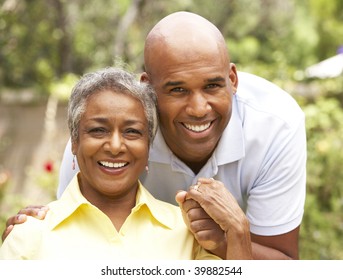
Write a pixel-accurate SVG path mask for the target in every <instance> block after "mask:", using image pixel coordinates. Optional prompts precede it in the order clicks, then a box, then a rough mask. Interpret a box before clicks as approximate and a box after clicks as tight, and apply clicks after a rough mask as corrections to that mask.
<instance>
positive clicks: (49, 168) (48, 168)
mask: <svg viewBox="0 0 343 280" xmlns="http://www.w3.org/2000/svg"><path fill="white" fill-rule="evenodd" d="M44 170H45V171H46V172H48V173H51V172H52V171H53V170H54V164H53V162H51V161H47V162H46V163H44Z"/></svg>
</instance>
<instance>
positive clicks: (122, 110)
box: [72, 90, 149, 202]
mask: <svg viewBox="0 0 343 280" xmlns="http://www.w3.org/2000/svg"><path fill="white" fill-rule="evenodd" d="M72 150H73V153H74V154H75V155H76V157H77V161H78V164H79V167H80V171H81V174H80V178H81V182H80V188H81V192H82V193H83V195H84V196H85V197H86V198H87V199H88V200H89V201H91V202H92V201H94V199H95V200H98V198H100V197H105V198H106V199H108V198H110V199H113V198H119V197H124V196H126V195H127V194H132V195H134V196H135V195H136V187H137V181H138V177H139V175H140V174H141V173H142V172H143V170H144V169H145V166H146V165H147V162H148V153H149V139H148V122H147V119H146V117H145V114H144V109H143V106H142V105H141V103H140V102H139V101H138V100H136V99H134V98H133V97H131V96H129V95H126V94H122V93H117V92H113V91H109V90H105V91H102V92H99V93H96V94H94V95H92V96H91V97H90V98H89V99H88V101H87V105H86V110H85V113H84V114H83V115H82V117H81V120H80V125H79V138H78V140H77V142H76V143H73V145H72Z"/></svg>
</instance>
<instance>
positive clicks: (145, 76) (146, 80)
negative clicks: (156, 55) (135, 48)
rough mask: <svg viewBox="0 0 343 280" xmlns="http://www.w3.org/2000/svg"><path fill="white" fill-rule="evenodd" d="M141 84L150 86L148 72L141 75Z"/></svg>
mask: <svg viewBox="0 0 343 280" xmlns="http://www.w3.org/2000/svg"><path fill="white" fill-rule="evenodd" d="M140 80H141V82H142V83H149V84H150V78H149V75H148V73H147V72H143V73H142V75H141V79H140Z"/></svg>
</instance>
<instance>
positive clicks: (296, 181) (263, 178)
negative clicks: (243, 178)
mask: <svg viewBox="0 0 343 280" xmlns="http://www.w3.org/2000/svg"><path fill="white" fill-rule="evenodd" d="M306 158H307V149H306V131H305V119H303V120H301V121H299V123H298V126H297V127H295V128H294V129H293V132H290V131H289V130H288V129H285V130H284V131H279V132H278V133H277V136H276V137H275V139H274V140H273V144H272V145H271V147H270V149H269V152H268V155H267V156H266V157H265V160H264V163H263V166H262V168H261V170H260V174H259V176H258V179H257V181H256V182H255V185H254V187H253V188H252V189H251V190H250V192H249V195H248V203H247V205H248V208H247V217H248V219H249V221H250V230H251V232H252V233H254V234H258V235H278V234H283V233H286V232H289V231H291V230H293V229H294V228H296V227H297V226H299V225H300V223H301V220H302V217H303V213H304V204H305V196H306Z"/></svg>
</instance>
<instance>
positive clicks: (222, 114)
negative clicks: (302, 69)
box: [8, 12, 306, 259]
mask: <svg viewBox="0 0 343 280" xmlns="http://www.w3.org/2000/svg"><path fill="white" fill-rule="evenodd" d="M144 59H145V72H144V73H143V74H142V76H141V80H142V81H143V82H148V83H150V84H151V85H152V86H153V88H154V89H155V91H156V94H157V98H158V110H159V118H160V130H159V132H158V134H157V136H156V138H155V140H154V143H153V146H152V149H151V152H150V157H149V173H148V174H145V176H144V178H141V180H142V182H143V184H144V185H147V186H149V187H150V188H149V190H150V191H151V192H152V193H153V194H154V195H155V196H156V197H157V198H160V199H162V200H166V201H172V200H173V198H174V196H175V193H176V191H177V189H186V188H187V187H188V186H192V187H191V188H190V191H189V192H188V193H186V192H180V193H178V195H177V201H178V203H179V204H180V206H181V207H182V209H183V214H184V217H185V220H186V222H187V224H188V226H189V228H190V230H191V231H192V232H193V233H194V235H195V237H196V238H197V240H198V241H199V243H200V244H202V245H203V247H204V248H206V249H208V250H212V251H213V252H216V253H218V254H219V255H220V254H221V252H222V251H223V248H226V247H225V246H226V245H225V246H224V245H223V244H226V241H227V242H230V243H231V245H232V248H233V250H242V252H243V256H242V258H246V257H247V256H249V247H250V238H251V241H252V253H253V258H254V259H297V258H298V235H299V228H300V223H301V219H302V215H303V207H304V201H305V181H306V135H305V125H304V124H305V120H304V114H303V113H302V111H301V109H300V108H299V106H298V105H297V104H296V102H295V101H294V100H293V99H292V98H291V97H290V96H289V95H288V94H287V93H285V92H284V91H282V90H281V89H280V88H278V87H277V86H275V85H273V84H271V83H269V82H268V81H266V80H264V79H261V78H259V77H256V76H254V75H250V74H246V73H238V74H237V70H236V66H235V65H234V64H233V63H231V62H230V57H229V55H228V51H227V48H226V44H225V40H224V38H223V36H222V34H221V33H220V31H219V30H218V29H217V28H216V27H215V26H214V25H213V24H212V23H210V22H209V21H207V20H206V19H204V18H202V17H200V16H198V15H195V14H192V13H187V12H177V13H174V14H171V15H169V16H167V17H165V18H164V19H162V20H161V21H160V22H159V23H157V24H156V25H155V26H154V27H153V29H152V30H151V31H150V33H149V34H148V36H147V38H146V42H145V50H144ZM66 151H67V154H65V156H64V164H62V171H64V170H65V169H66V168H68V169H71V161H72V160H71V154H69V153H70V149H68V150H66ZM67 158H69V160H67ZM66 161H68V163H67V162H66ZM62 173H65V172H62ZM71 177H72V175H70V178H71ZM70 178H67V179H62V180H61V182H60V183H61V184H62V185H64V186H66V185H67V183H68V180H70ZM62 188H63V187H61V186H60V187H59V194H60V193H61V190H62ZM223 209H225V213H228V212H229V213H231V214H230V215H224V216H223V217H222V219H225V221H226V223H225V224H230V227H228V228H219V227H218V225H220V224H222V221H220V220H216V221H213V220H212V219H210V217H211V216H216V217H218V215H212V214H213V211H214V212H216V214H218V213H220V211H222V210H223ZM22 213H29V210H28V211H27V212H25V211H24V212H22ZM223 213H224V211H223ZM219 216H220V215H219ZM13 220H14V218H12V220H11V219H9V221H8V223H9V224H10V223H12V224H13V223H14V222H13ZM249 231H250V236H247V235H249ZM247 233H248V234H247ZM227 235H229V237H228V239H226V236H227ZM231 237H232V238H231Z"/></svg>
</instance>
